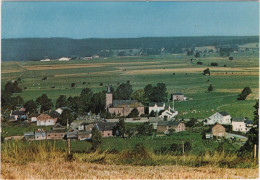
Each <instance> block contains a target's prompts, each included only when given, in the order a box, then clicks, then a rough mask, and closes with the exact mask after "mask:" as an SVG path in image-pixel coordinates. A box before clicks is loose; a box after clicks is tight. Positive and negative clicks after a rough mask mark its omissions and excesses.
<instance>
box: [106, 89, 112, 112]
mask: <svg viewBox="0 0 260 180" xmlns="http://www.w3.org/2000/svg"><path fill="white" fill-rule="evenodd" d="M112 104H113V94H112V92H111V88H110V85H108V86H107V93H106V108H107V109H108V108H109V107H111V106H112Z"/></svg>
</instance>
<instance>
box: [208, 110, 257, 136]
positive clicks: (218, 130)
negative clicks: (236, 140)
mask: <svg viewBox="0 0 260 180" xmlns="http://www.w3.org/2000/svg"><path fill="white" fill-rule="evenodd" d="M214 124H216V125H215V126H214V127H213V128H212V133H207V134H206V139H208V138H211V137H212V136H216V137H225V136H226V129H225V127H224V126H223V125H231V126H232V131H235V132H243V133H247V132H248V131H249V130H250V129H251V128H252V127H253V121H252V120H249V119H248V118H247V117H233V118H231V116H230V114H228V113H227V112H225V111H221V112H216V113H215V114H213V115H212V116H210V117H209V118H207V119H205V121H204V125H214Z"/></svg>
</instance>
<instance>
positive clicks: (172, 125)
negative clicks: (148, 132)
mask: <svg viewBox="0 0 260 180" xmlns="http://www.w3.org/2000/svg"><path fill="white" fill-rule="evenodd" d="M185 128H186V126H185V124H184V123H182V122H178V121H160V122H158V124H157V133H164V134H167V133H169V132H170V131H171V130H172V131H173V132H181V131H185Z"/></svg>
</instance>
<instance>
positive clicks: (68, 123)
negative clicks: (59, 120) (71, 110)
mask: <svg viewBox="0 0 260 180" xmlns="http://www.w3.org/2000/svg"><path fill="white" fill-rule="evenodd" d="M67 129H69V120H68V118H67Z"/></svg>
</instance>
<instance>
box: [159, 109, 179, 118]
mask: <svg viewBox="0 0 260 180" xmlns="http://www.w3.org/2000/svg"><path fill="white" fill-rule="evenodd" d="M177 115H178V111H174V108H171V107H170V106H169V107H168V109H166V110H165V111H163V112H162V114H161V115H160V116H159V117H160V118H161V119H168V120H169V119H172V118H174V117H175V116H177Z"/></svg>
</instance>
